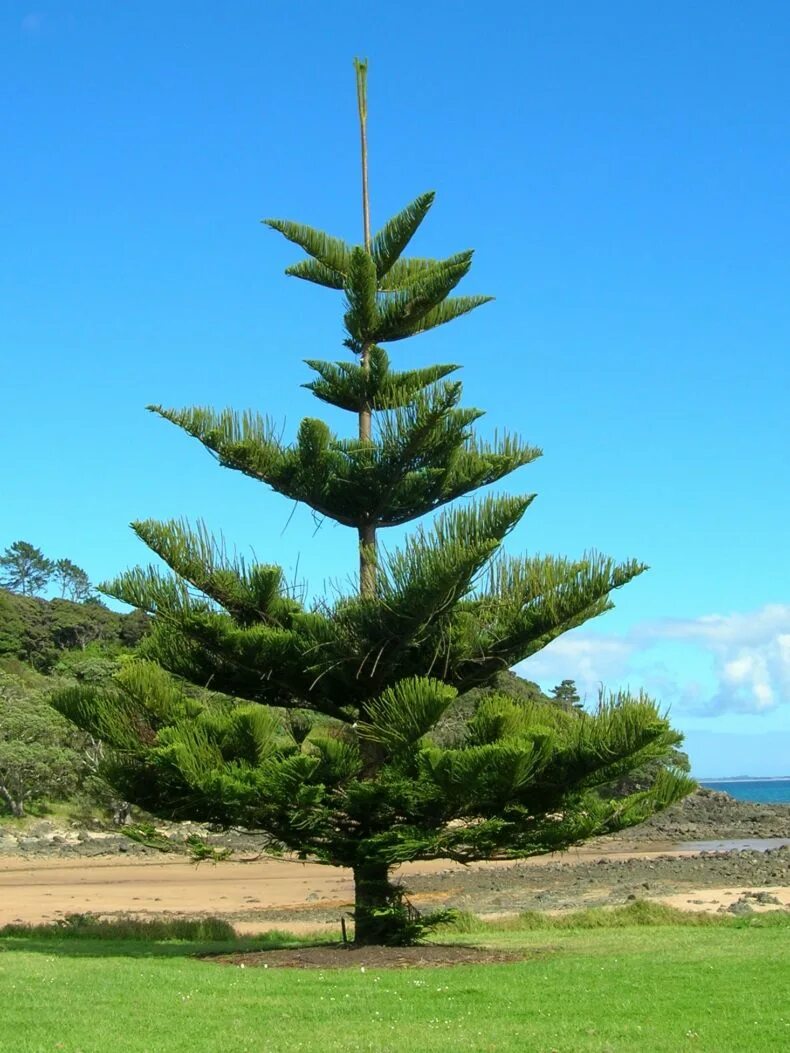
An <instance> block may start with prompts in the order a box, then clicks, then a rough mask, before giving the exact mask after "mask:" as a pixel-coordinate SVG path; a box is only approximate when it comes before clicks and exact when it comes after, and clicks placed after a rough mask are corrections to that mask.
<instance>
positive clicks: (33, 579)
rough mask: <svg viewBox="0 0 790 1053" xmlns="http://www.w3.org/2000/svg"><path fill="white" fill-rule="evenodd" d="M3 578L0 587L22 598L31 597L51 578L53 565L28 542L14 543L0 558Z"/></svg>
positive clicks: (0, 580)
mask: <svg viewBox="0 0 790 1053" xmlns="http://www.w3.org/2000/svg"><path fill="white" fill-rule="evenodd" d="M0 568H2V570H3V572H4V573H3V577H2V578H0V586H2V587H3V588H4V589H10V590H11V591H12V592H21V593H22V595H23V596H33V595H35V594H36V593H37V592H41V590H42V589H43V588H45V586H46V584H47V582H48V581H49V579H50V577H51V576H52V571H53V563H52V561H51V560H49V559H47V558H46V556H45V555H44V553H43V552H42V551H41V549H40V548H36V547H35V546H34V545H31V544H30V542H29V541H15V542H14V543H13V545H9V547H8V548H7V549H6V550H5V552H4V553H3V555H2V556H0Z"/></svg>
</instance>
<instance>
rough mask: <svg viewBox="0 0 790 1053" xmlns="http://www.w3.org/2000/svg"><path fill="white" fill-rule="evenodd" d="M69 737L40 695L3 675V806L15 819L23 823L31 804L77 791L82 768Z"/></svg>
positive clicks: (0, 675)
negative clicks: (20, 819)
mask: <svg viewBox="0 0 790 1053" xmlns="http://www.w3.org/2000/svg"><path fill="white" fill-rule="evenodd" d="M71 737H73V730H72V729H71V728H70V727H69V725H68V724H67V723H66V721H64V720H63V719H62V718H61V717H59V716H58V714H57V713H55V712H53V710H52V708H51V707H50V706H49V705H47V703H46V701H45V700H44V699H43V698H42V697H41V695H40V693H38V692H31V691H29V690H26V689H25V686H24V684H23V683H22V682H21V681H20V680H19V679H18V678H16V677H13V676H10V675H9V674H7V673H2V672H0V802H3V803H4V804H5V805H6V806H7V807H8V809H9V810H10V812H11V814H12V815H14V816H16V817H18V818H21V817H22V816H23V815H24V814H25V806H26V804H28V803H29V802H31V801H35V800H41V798H44V797H64V796H67V795H68V794H69V793H71V792H72V791H73V790H74V789H75V788H76V786H77V782H78V779H79V775H80V769H81V766H82V764H81V760H80V757H79V755H78V754H77V752H76V751H75V750H74V749H73V748H72V745H71V742H70V738H71Z"/></svg>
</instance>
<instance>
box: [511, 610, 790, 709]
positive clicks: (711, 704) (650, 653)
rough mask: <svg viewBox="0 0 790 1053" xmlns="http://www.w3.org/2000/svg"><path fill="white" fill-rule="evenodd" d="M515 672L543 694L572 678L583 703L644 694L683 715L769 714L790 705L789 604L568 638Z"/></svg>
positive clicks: (564, 638)
mask: <svg viewBox="0 0 790 1053" xmlns="http://www.w3.org/2000/svg"><path fill="white" fill-rule="evenodd" d="M520 672H521V673H522V674H523V675H524V676H527V677H529V679H531V680H537V681H539V682H540V683H541V684H542V685H543V686H544V687H546V686H550V685H551V684H554V683H558V682H559V681H560V680H562V679H565V678H566V677H567V678H572V679H574V680H576V683H577V686H578V689H579V692H580V694H581V695H582V697H583V698H586V700H587V701H589V700H591V699H595V698H597V695H598V691H599V689H600V687H601V686H603V687H605V688H606V689H616V688H618V687H631V688H634V689H636V688H639V687H643V688H644V689H645V690H646V691H647V692H648V693H650V694H651V695H654V696H655V697H656V698H658V699H660V700H661V701H662V702H665V703H666V704H668V705H670V706H671V708H672V710H673V711H674V712H676V713H685V714H687V715H689V716H695V717H702V718H704V717H717V716H720V715H723V714H726V713H731V714H738V713H739V714H750V715H759V714H766V713H769V712H775V711H776V710H777V709H778V708H779V707H780V706H782V705H783V704H784V705H790V605H787V604H767V605H766V606H764V607H761V608H760V609H758V610H756V611H753V612H749V613H734V614H708V615H704V616H702V617H699V618H691V619H673V618H666V619H661V620H659V621H653V622H644V623H641V624H638V625H636V626H634V627H633V628H632V629H631V630H629V631H628V632H627V633H625V634H623V635H621V636H607V635H605V634H603V633H593V632H571V633H568V634H566V635H565V636H562V637H560V638H559V639H557V640H555V641H554V642H553V643H551V644H549V646H548V647H546V648H544V650H543V651H541V652H539V653H538V654H537V655H535V656H534V657H533V658H530V659H528V660H527V661H526V662H525V663H523V664H522V665H521V666H520Z"/></svg>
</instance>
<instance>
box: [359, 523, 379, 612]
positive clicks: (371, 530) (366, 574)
mask: <svg viewBox="0 0 790 1053" xmlns="http://www.w3.org/2000/svg"><path fill="white" fill-rule="evenodd" d="M359 592H360V595H361V596H368V597H373V596H375V595H376V528H375V527H374V526H373V525H372V524H366V525H365V526H361V527H360V528H359Z"/></svg>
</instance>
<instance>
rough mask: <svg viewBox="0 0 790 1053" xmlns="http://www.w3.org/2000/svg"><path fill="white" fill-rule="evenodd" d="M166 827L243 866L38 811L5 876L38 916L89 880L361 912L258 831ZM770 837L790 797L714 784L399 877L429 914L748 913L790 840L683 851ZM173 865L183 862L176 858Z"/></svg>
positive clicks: (325, 917) (161, 899)
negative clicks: (736, 795)
mask: <svg viewBox="0 0 790 1053" xmlns="http://www.w3.org/2000/svg"><path fill="white" fill-rule="evenodd" d="M158 832H159V834H161V835H162V836H163V837H165V838H167V839H169V840H170V841H171V842H172V846H173V849H177V848H178V847H179V846H182V845H183V841H184V838H185V837H186V836H187V835H189V834H198V835H200V836H201V837H204V838H205V839H206V840H208V841H209V842H211V843H213V844H214V845H216V846H217V847H222V848H230V849H231V850H232V858H233V859H235V860H236V862H232V863H230V864H226V865H221V866H219V867H208V868H204V867H200V868H197V869H196V868H195V867H194V866H191V865H189V861H188V859H187V858H186V857H185V856H184V855H183V854H180V853H179V854H176V852H175V851H174V852H173V853H172V854H170V855H163V854H162V852H161V851H160V850H159V849H157V848H154V847H149V846H146V845H144V844H140V843H139V842H136V841H134V840H130V839H129V838H128V837H126V836H124V834H123V833H121V832H120V831H119V830H118V829H107V828H102V827H100V826H99V824H95V825H92V826H91V825H85V824H73V825H68V824H66V823H63V822H62V821H61V822H56V821H54V820H49V819H48V820H41V819H39V820H31V821H29V822H28V823H26V824H24V825H23V826H20V825H19V824H18V823H16V824H13V823H9V824H6V825H5V826H3V825H2V824H0V878H2V875H3V872H5V874H6V877H5V879H4V880H5V887H7V888H8V889H9V890H10V889H11V888H14V889H18V890H20V891H19V892H16V893H14V895H15V896H16V897H17V898H16V901H15V902H16V904H17V906H16V908H15V910H16V911H18V912H20V913H21V912H22V907H23V906H24V903H23V901H24V899H25V896H27V897H28V899H29V900H30V903H28V905H27V909H28V910H29V911H30V914H29V916H30V917H39V916H40V917H48V916H50V914H51V912H52V911H53V910H54V912H55V915H52V916H56V915H59V914H60V913H63V912H65V913H68V912H69V910H71V911H74V910H75V909H76V910H78V911H79V910H82V909H84V907H83V906H82V902H83V899H82V896H83V894H82V891H81V890H82V889H83V888H87V887H88V886H90V888H91V890H92V891H91V899H92V901H95V900H96V894H97V892H98V891H99V889H102V890H103V892H102V895H103V896H104V900H103V902H105V904H106V908H105V909H106V910H107V911H109V913H113V912H117V911H119V910H120V911H124V910H129V909H132V910H138V911H142V912H143V913H146V914H158V913H162V912H164V913H166V914H167V913H171V914H172V913H174V912H175V913H177V914H180V913H182V912H184V911H187V912H191V913H195V912H198V913H212V914H218V915H220V916H222V917H224V918H226V919H227V920H228V921H231V922H233V923H234V924H236V923H243V924H244V926H245V928H246V931H253V930H254V931H260V930H261V929H265V928H270V927H272V926H277V925H282V924H284V923H285V924H287V925H288V926H291V927H293V926H297V927H298V928H299V929H300V930H301V931H304V928H305V927H310V926H313V925H317V924H329V925H338V924H339V918H340V917H341V915H343V914H344V913H347V912H348V911H349V910H350V909H351V903H350V895H351V894H352V885H351V882H350V878H349V875H345V876H343V875H342V874H339V873H338V872H336V871H333V870H332V868H327V867H316V866H314V865H311V864H307V865H306V871H303V870H302V865H301V864H294V863H292V862H289V861H287V860H283V861H274V860H272V859H271V858H267V857H264V856H262V855H261V851H260V849H261V845H260V842H259V841H258V840H257V839H255V838H252V837H249V836H245V835H238V834H216V833H209V832H208V831H206V829H205V828H202V827H199V826H196V825H189V826H187V827H185V826H184V825H181V826H172V827H169V828H168V827H165V826H161V827H159V828H158ZM768 838H770V839H786V840H790V806H788V805H761V804H748V803H743V802H739V801H735V800H733V799H732V798H730V797H728V796H727V795H726V794H722V793H717V792H715V791H712V790H705V789H704V790H701V791H700V792H699V793H697V794H694V795H693V796H692V797H690V798H687V799H686V801H684V802H681V803H680V804H678V805H676V806H674V807H673V808H672V809H669V810H668V811H667V812H665V813H663V814H662V815H661V816H657V817H656V818H654V819H652V820H651V821H650V822H648V823H645V824H643V825H642V826H640V827H636V828H633V829H631V830H628V831H625V832H624V833H622V834H619V835H616V836H609V837H603V838H598V839H597V840H595V841H593V842H588V843H587V844H586V845H584V847H583V848H582V849H580V850H578V851H576V850H572V851H569V852H566V853H562V854H557V855H553V856H544V857H542V858H539V859H531V860H526V861H523V862H521V861H519V862H513V863H498V864H484V863H483V864H474V865H472V866H468V867H464V866H461V865H460V864H451V863H442V862H441V861H437V862H436V864H435V865H431V864H423V865H419V866H414V867H408V866H407V867H405V868H404V869H403V871H402V872H398V871H395V873H394V877H395V880H398V879H399V877H401V876H402V880H403V883H404V884H405V885H406V886H407V888H408V894H409V897H410V900H411V901H412V902H413V904H414V905H415V906H416V907H417V908H418V909H420V910H426V911H427V910H432V909H435V908H437V907H453V908H456V909H459V910H462V911H469V912H471V913H475V914H483V915H486V914H488V915H497V914H512V913H518V912H523V911H567V910H578V909H580V908H584V907H594V906H613V905H618V904H624V903H627V902H629V901H633V900H634V899H650V900H659V901H664V902H670V903H673V904H674V905H677V906H680V907H682V908H683V909H691V910H733V911H735V912H736V913H750V912H751V911H752V910H753V909H758V910H759V909H781V908H782V907H784V908H785V909H790V845H785V846H783V847H772V848H770V849H769V850H768V851H756V850H746V851H737V850H731V851H713V852H705V851H702V852H682V851H678V848H677V846H678V844H680V843H682V842H687V841H715V840H720V839H733V840H735V839H737V840H745V839H760V840H764V839H768ZM164 844H165V845H167V841H165V842H164ZM763 847H764V846H763ZM127 862H128V863H129V864H131V865H132V866H134V864H137V867H135V868H134V869H135V870H137V868H138V867H140V864H143V867H144V869H143V868H141V869H140V870H139V877H135V878H133V877H132V876H131V872H130V870H129V869H128V868H126V867H125V864H126V863H127ZM168 863H172V864H174V866H170V865H165V866H163V864H168ZM245 864H250V865H249V866H248V865H245ZM291 867H294V869H293V871H291V872H290V873H286V871H288V870H289V868H291ZM283 868H285V869H283ZM124 872H125V873H126V874H129V878H124V877H123V874H124ZM306 872H309V873H308V876H304V875H305V873H306ZM48 873H51V874H52V878H51V885H50V884H48V878H47V874H48ZM276 874H279V878H276V877H275V875H276ZM14 875H18V877H15V876H14ZM22 875H27V876H24V877H23V876H22ZM167 875H170V877H168V876H167ZM291 877H293V880H291ZM118 881H120V882H121V886H120V887H121V888H124V887H126V883H127V881H128V882H130V883H131V884H130V886H129V887H130V892H129V893H123V894H122V895H120V896H119V895H118V894H117V892H113V882H118ZM278 881H279V884H277V882H278ZM141 882H142V884H143V885H144V886H145V889H144V890H143V891H141V889H140V887H139V885H140V883H141ZM272 882H273V883H272ZM83 883H84V884H83ZM219 884H221V885H222V887H221V888H220V887H219ZM131 885H134V894H132V893H131ZM22 889H24V890H26V891H25V893H24V894H22V893H21V890H22ZM44 889H46V890H47V891H46V892H45V891H44ZM108 895H109V899H108V898H107V897H108ZM185 896H188V899H189V903H190V905H189V906H186V905H185V902H186V901H185ZM33 901H35V903H33ZM110 901H112V902H110ZM31 903H32V904H33V905H31ZM45 908H46V909H45ZM15 916H16V914H14V915H13V916H12V920H13V917H15ZM250 926H252V929H250Z"/></svg>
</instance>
